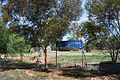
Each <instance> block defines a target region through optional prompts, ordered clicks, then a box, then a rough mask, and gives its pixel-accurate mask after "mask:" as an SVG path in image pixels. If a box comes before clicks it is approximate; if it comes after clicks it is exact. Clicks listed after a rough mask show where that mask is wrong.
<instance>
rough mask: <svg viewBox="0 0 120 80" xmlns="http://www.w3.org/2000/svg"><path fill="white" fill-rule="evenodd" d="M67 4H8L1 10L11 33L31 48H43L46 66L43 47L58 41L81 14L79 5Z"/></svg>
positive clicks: (49, 0)
mask: <svg viewBox="0 0 120 80" xmlns="http://www.w3.org/2000/svg"><path fill="white" fill-rule="evenodd" d="M69 1H70V2H69ZM69 1H67V0H60V1H58V0H17V1H16V0H8V4H7V6H4V7H3V10H2V11H3V18H4V21H5V22H9V27H10V30H11V31H13V32H16V33H19V34H20V35H22V36H24V37H25V38H26V39H28V40H29V42H30V43H31V45H32V46H33V47H36V46H39V47H41V46H42V47H43V49H44V52H45V62H46V64H47V61H46V56H47V53H46V47H47V46H48V45H49V44H50V43H53V42H56V41H57V40H60V39H61V38H62V37H63V36H64V35H65V33H66V31H67V29H68V22H69V21H71V20H75V19H77V17H79V13H81V12H80V11H81V7H80V6H81V5H80V4H81V1H80V0H69ZM59 2H60V3H59ZM58 4H59V5H58ZM77 9H78V10H77Z"/></svg>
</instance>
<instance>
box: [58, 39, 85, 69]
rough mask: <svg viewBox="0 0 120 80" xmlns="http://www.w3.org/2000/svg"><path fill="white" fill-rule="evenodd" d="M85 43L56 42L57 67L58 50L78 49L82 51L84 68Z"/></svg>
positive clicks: (72, 41) (79, 41)
mask: <svg viewBox="0 0 120 80" xmlns="http://www.w3.org/2000/svg"><path fill="white" fill-rule="evenodd" d="M83 45H84V43H83V41H82V40H69V41H60V42H56V66H57V65H58V49H59V48H78V49H82V67H83V65H84V54H85V53H84V47H83Z"/></svg>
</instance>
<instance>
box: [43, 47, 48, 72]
mask: <svg viewBox="0 0 120 80" xmlns="http://www.w3.org/2000/svg"><path fill="white" fill-rule="evenodd" d="M44 54H45V69H46V70H47V69H48V66H47V46H45V49H44Z"/></svg>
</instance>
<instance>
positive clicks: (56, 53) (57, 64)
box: [56, 44, 58, 66]
mask: <svg viewBox="0 0 120 80" xmlns="http://www.w3.org/2000/svg"><path fill="white" fill-rule="evenodd" d="M57 50H58V47H57V44H56V66H57V65H58V53H57Z"/></svg>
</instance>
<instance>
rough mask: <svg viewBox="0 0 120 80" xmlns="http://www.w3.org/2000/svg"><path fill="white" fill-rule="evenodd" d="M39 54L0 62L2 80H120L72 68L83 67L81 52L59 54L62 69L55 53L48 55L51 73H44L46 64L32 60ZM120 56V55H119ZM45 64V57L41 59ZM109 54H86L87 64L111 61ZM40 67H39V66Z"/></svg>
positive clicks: (111, 75)
mask: <svg viewBox="0 0 120 80" xmlns="http://www.w3.org/2000/svg"><path fill="white" fill-rule="evenodd" d="M36 55H37V54H36V53H34V54H27V55H25V56H24V58H23V62H20V61H19V59H18V57H17V56H14V57H11V58H10V59H8V60H0V80H1V79H2V78H3V79H4V80H93V79H94V80H120V74H107V75H106V74H105V75H103V74H98V72H94V71H86V70H84V69H81V68H76V67H70V66H75V65H76V64H77V65H81V61H82V55H81V53H80V52H58V62H59V65H60V67H59V68H58V67H55V51H53V52H52V53H51V54H48V68H49V71H47V72H46V71H42V68H43V67H44V63H40V64H38V63H35V61H36V59H35V60H31V58H32V57H33V56H36ZM119 56H120V55H119ZM40 60H42V62H44V55H42V57H41V58H40ZM110 60H111V58H110V55H109V54H102V53H101V52H92V53H85V59H84V62H85V63H88V64H89V63H96V62H102V61H110ZM118 62H120V60H118ZM38 65H39V66H38Z"/></svg>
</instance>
